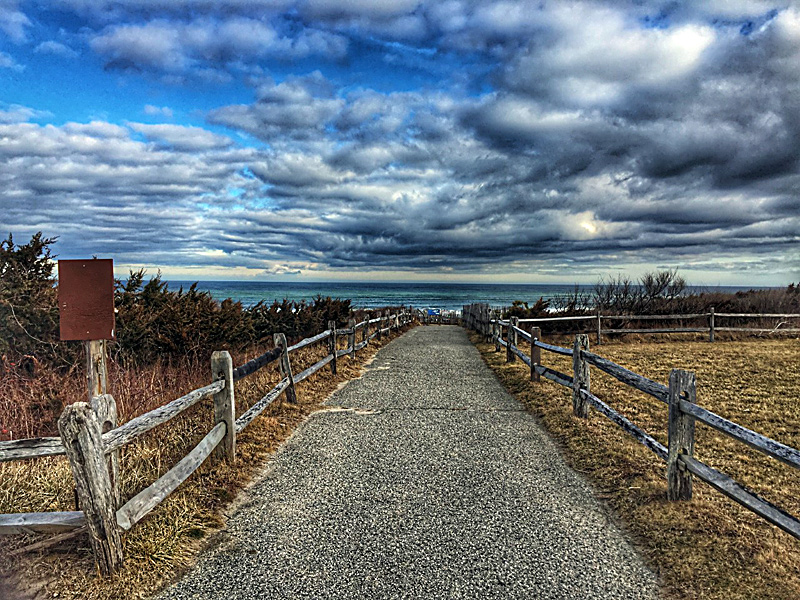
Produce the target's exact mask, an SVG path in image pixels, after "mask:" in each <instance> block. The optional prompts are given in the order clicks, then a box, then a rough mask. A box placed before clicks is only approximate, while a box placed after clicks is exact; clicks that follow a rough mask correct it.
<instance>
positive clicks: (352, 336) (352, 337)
mask: <svg viewBox="0 0 800 600" xmlns="http://www.w3.org/2000/svg"><path fill="white" fill-rule="evenodd" d="M347 327H348V329H350V333H348V334H347V346H348V347H349V348H350V359H351V360H352V359H354V358H355V357H356V320H355V319H350V320H348V321H347Z"/></svg>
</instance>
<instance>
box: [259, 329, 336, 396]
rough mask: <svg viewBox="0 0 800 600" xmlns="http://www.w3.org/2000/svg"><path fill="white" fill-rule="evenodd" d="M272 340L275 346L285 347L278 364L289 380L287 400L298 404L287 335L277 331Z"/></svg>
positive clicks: (282, 373)
mask: <svg viewBox="0 0 800 600" xmlns="http://www.w3.org/2000/svg"><path fill="white" fill-rule="evenodd" d="M272 341H273V342H274V344H275V346H280V347H281V348H283V352H281V358H280V360H279V361H278V366H279V367H280V371H281V377H283V378H284V379H288V380H289V387H287V388H286V401H287V402H289V403H290V404H297V393H296V392H295V389H294V376H293V375H292V362H291V360H289V344H287V343H286V336H285V335H284V334H283V333H276V334H274V335H273V336H272ZM334 356H335V353H334Z"/></svg>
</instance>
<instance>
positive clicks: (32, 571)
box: [0, 336, 395, 600]
mask: <svg viewBox="0 0 800 600" xmlns="http://www.w3.org/2000/svg"><path fill="white" fill-rule="evenodd" d="M391 337H395V336H391ZM388 339H390V336H384V338H383V343H381V342H379V341H378V340H377V339H375V340H373V341H372V342H370V345H369V346H368V347H367V348H365V349H363V350H362V351H360V352H359V353H358V355H357V358H356V360H354V361H352V360H350V359H349V358H348V357H342V358H339V360H338V367H339V368H338V374H337V375H336V376H335V377H334V376H332V375H331V373H330V370H329V368H328V367H325V368H323V369H322V370H321V371H320V372H319V373H317V374H315V375H313V376H312V377H310V378H309V379H306V380H305V381H303V382H301V383H299V384H298V386H297V397H298V406H292V405H289V404H287V403H285V402H281V401H278V402H276V403H274V404H273V405H272V406H270V407H269V408H268V409H267V410H266V411H265V412H264V413H262V416H260V417H258V418H257V419H256V420H255V421H253V423H251V424H250V426H248V427H247V429H245V430H244V431H243V432H242V433H241V434H240V435H239V436H238V439H237V460H236V463H235V465H233V466H230V465H225V464H212V463H211V462H210V461H207V462H206V464H204V465H203V466H202V467H201V468H200V469H199V470H198V471H197V472H195V473H194V474H193V475H192V476H191V477H190V478H189V479H188V480H187V481H186V482H185V483H184V484H182V485H181V486H180V487H179V488H178V489H177V490H176V492H175V493H173V494H172V495H171V496H169V497H168V498H167V499H166V500H165V501H164V502H163V503H162V504H161V505H160V506H159V507H158V508H157V509H156V510H155V511H154V512H153V513H152V514H151V515H149V516H148V517H147V518H145V519H144V520H143V521H142V522H141V523H139V524H137V525H136V526H135V527H134V528H133V529H132V530H131V531H130V532H128V533H127V534H125V535H124V536H123V552H124V556H125V565H124V567H123V569H122V570H121V571H120V573H119V574H117V575H116V576H114V577H113V578H109V579H102V578H99V577H95V572H94V568H93V560H92V556H91V552H90V549H89V546H88V539H87V537H86V535H85V534H83V535H80V536H78V537H75V538H73V539H70V540H67V541H65V542H64V543H62V544H59V545H57V546H55V547H53V548H49V549H47V550H46V551H33V552H31V551H25V548H26V547H29V546H30V545H31V544H34V543H37V542H39V541H42V540H46V539H48V537H47V536H9V537H4V538H3V540H2V541H3V545H2V549H0V574H2V575H3V577H7V578H9V580H10V581H11V583H12V584H13V587H14V588H16V589H18V590H19V591H20V593H22V596H21V597H22V598H34V597H35V598H53V597H58V598H70V599H75V600H78V599H87V600H88V599H92V600H106V599H108V600H111V599H115V600H117V599H118V600H128V599H135V598H145V597H149V596H150V595H151V594H152V593H153V592H154V591H155V590H157V589H158V588H159V587H161V586H162V585H163V584H164V583H166V582H167V581H169V580H170V579H172V578H174V577H175V576H176V575H177V574H178V573H180V572H181V571H182V570H183V569H185V568H186V567H187V566H188V565H190V564H191V563H192V561H193V559H194V556H195V555H196V552H197V550H198V549H199V548H200V547H201V546H202V545H203V544H204V543H205V541H206V540H207V539H208V537H209V535H210V534H211V533H213V532H214V531H216V530H217V529H219V528H220V527H221V526H222V525H223V524H224V520H225V511H226V510H227V509H228V507H229V506H230V505H231V502H232V501H233V499H234V497H235V496H236V493H237V492H238V491H239V490H240V489H242V488H243V487H244V486H245V485H246V484H247V483H248V482H249V481H250V480H251V478H252V476H253V475H254V473H256V471H257V470H258V468H259V467H260V466H261V465H263V463H264V461H265V460H266V459H267V458H268V457H269V455H270V454H272V453H273V452H274V451H275V450H276V449H277V448H278V446H279V445H280V444H281V442H283V441H284V440H285V439H286V438H287V437H288V436H289V435H290V434H291V433H292V431H293V430H294V429H295V428H296V427H297V425H299V424H300V423H301V422H302V421H303V420H304V419H305V418H306V416H307V415H308V414H309V413H311V412H313V411H314V410H316V409H317V408H318V407H319V406H320V404H321V402H322V401H323V400H324V399H325V398H327V397H328V396H329V395H330V394H331V392H333V391H334V390H335V389H336V388H337V386H339V385H340V384H341V383H343V382H344V381H347V380H349V379H352V378H354V377H358V376H359V374H360V373H361V368H362V365H363V364H364V362H366V361H367V360H369V359H370V358H371V357H372V356H373V355H374V354H375V352H376V351H377V349H378V348H379V347H380V346H381V345H383V344H385V343H386V341H387V340H388ZM342 342H343V340H342ZM342 347H343V346H342ZM325 354H327V350H326V348H325V344H324V343H323V344H317V345H316V346H315V347H310V348H307V349H303V350H301V351H299V352H296V353H293V354H292V368H293V371H294V372H295V373H297V372H300V371H301V370H302V369H304V368H306V367H308V366H311V365H312V364H313V363H314V362H316V361H317V360H319V359H320V358H322V357H323V356H324V355H325ZM248 358H251V356H240V357H235V358H234V363H235V364H237V365H238V364H241V363H243V362H244V361H245V360H247V359H248ZM208 381H209V373H208V372H207V369H206V368H202V369H201V368H195V369H192V370H189V371H187V370H186V369H185V368H181V367H177V368H176V367H172V368H168V367H163V366H162V367H152V368H147V369H142V370H139V371H137V372H123V371H121V370H120V369H112V372H111V373H110V382H109V386H110V388H111V391H112V393H113V395H114V396H115V399H116V400H117V403H118V407H119V410H120V423H122V422H124V421H126V420H129V419H130V418H133V417H134V416H136V415H138V414H142V413H144V412H147V411H148V410H151V409H153V408H155V407H157V406H160V405H162V404H165V403H166V402H168V401H170V400H172V399H174V398H176V397H178V396H180V395H182V394H184V393H186V392H188V391H190V390H191V389H195V388H197V387H200V386H202V385H206V384H207V383H208ZM278 381H280V376H279V374H278V370H277V362H275V363H273V364H271V365H269V366H267V367H265V368H264V369H262V370H260V371H259V372H257V373H256V374H254V375H252V376H250V377H248V378H246V379H244V380H242V381H240V382H239V383H237V384H236V388H235V391H236V403H237V410H236V414H237V415H240V414H241V413H242V412H244V411H245V410H246V409H247V408H248V407H249V406H251V405H252V404H253V403H255V402H256V401H257V400H259V399H260V398H261V397H262V396H263V395H264V394H265V393H266V392H267V391H268V390H269V389H270V388H271V387H273V386H274V385H275V384H276V383H278ZM69 385H71V386H72V387H74V389H75V394H76V396H75V398H74V399H73V400H72V401H78V400H83V397H81V395H82V393H83V392H82V390H83V388H82V385H81V382H80V381H78V382H77V383H75V382H70V383H69ZM83 385H85V382H84V383H83ZM213 414H214V410H213V403H212V401H211V400H210V399H208V400H205V401H203V402H201V403H199V404H198V405H197V406H195V407H193V408H191V409H190V410H188V411H186V412H185V413H184V414H182V415H180V416H178V417H177V418H175V419H173V420H172V421H170V422H169V423H166V424H164V425H161V426H159V427H157V428H156V429H154V430H153V431H151V432H148V433H147V434H146V435H144V436H142V437H141V438H139V439H138V440H137V441H136V442H134V443H132V444H129V445H128V446H126V447H125V448H124V449H123V451H122V455H121V466H120V473H121V488H122V495H123V498H124V499H125V498H130V497H132V496H133V495H135V494H136V493H137V492H139V491H140V490H142V489H144V488H145V487H147V486H148V485H150V484H151V483H152V482H153V481H155V480H156V479H157V478H158V477H160V476H161V475H163V474H164V473H165V472H166V471H167V470H169V469H170V468H171V467H172V466H174V465H175V463H176V462H177V461H178V460H180V459H181V458H182V457H183V456H185V455H186V453H187V452H188V451H189V450H190V449H191V448H192V447H193V446H194V445H195V444H196V443H197V442H198V441H199V440H200V439H202V437H203V436H204V435H205V434H206V433H207V432H208V431H209V430H210V429H211V427H212V426H213ZM43 433H44V432H37V434H39V435H42V434H43ZM72 486H73V482H72V476H71V474H70V469H69V464H68V463H67V461H66V459H65V458H64V457H54V458H45V459H36V460H30V461H22V462H11V463H0V513H12V512H38V511H59V510H75V506H74V499H73V492H72ZM21 550H22V552H20V551H21ZM12 593H16V592H12V591H11V590H6V589H4V587H3V583H2V579H0V597H2V598H3V600H6V596H7V595H10V594H12ZM12 598H14V597H13V596H12Z"/></svg>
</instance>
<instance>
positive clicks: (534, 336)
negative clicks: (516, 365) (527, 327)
mask: <svg viewBox="0 0 800 600" xmlns="http://www.w3.org/2000/svg"><path fill="white" fill-rule="evenodd" d="M541 337H542V329H541V328H540V327H531V381H539V380H540V379H541V376H540V375H539V372H538V371H537V370H536V367H538V366H541V364H542V349H541V348H539V346H537V345H536V342H538V341H539V340H540V339H541Z"/></svg>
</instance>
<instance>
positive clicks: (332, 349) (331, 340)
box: [328, 321, 338, 375]
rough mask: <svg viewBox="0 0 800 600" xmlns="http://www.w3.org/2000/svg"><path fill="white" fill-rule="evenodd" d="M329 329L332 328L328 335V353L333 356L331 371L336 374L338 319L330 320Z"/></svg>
mask: <svg viewBox="0 0 800 600" xmlns="http://www.w3.org/2000/svg"><path fill="white" fill-rule="evenodd" d="M328 329H330V330H331V334H330V336H328V354H330V355H331V356H333V360H331V373H333V374H334V375H336V346H337V345H338V344H337V343H336V321H328Z"/></svg>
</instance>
